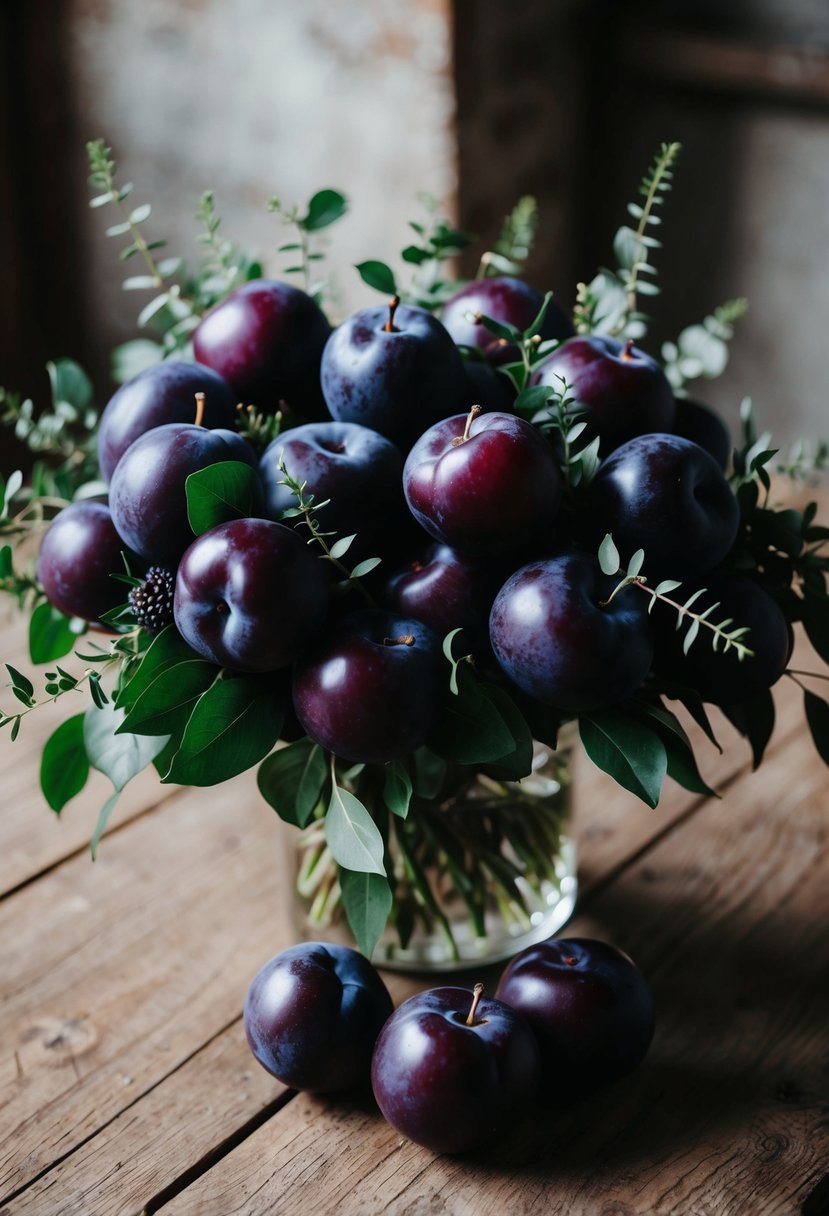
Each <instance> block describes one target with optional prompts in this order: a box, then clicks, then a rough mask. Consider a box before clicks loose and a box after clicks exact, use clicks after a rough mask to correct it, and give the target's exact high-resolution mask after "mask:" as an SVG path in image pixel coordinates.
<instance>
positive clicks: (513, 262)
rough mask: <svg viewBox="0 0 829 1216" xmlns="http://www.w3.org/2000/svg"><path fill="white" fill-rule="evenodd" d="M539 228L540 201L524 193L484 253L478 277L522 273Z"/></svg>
mask: <svg viewBox="0 0 829 1216" xmlns="http://www.w3.org/2000/svg"><path fill="white" fill-rule="evenodd" d="M537 230H538V203H537V201H536V200H535V199H534V198H533V196H532V195H531V194H526V195H524V197H523V198H520V199H519V200H518V202H517V203H516V204H515V206H514V207H513V209H512V211H511V212H510V213H509V215H508V216H507V217H506V219H505V220H504V223H503V227H502V228H501V232H500V234H499V236H498V239H497V241H496V242H495V244H494V245H493V247H492V249H488V250H487V251H486V252H485V253H483V254H482V255H481V260H480V263H479V265H478V273H477V275H476V276H475V277H476V278H478V279H483V278H486V277H487V276H488V275H490V274H520V273H521V271H522V270H523V269H524V264H525V262H526V261H527V259H528V258H529V256H530V253H531V252H532V247H533V243H534V241H535V234H536V232H537Z"/></svg>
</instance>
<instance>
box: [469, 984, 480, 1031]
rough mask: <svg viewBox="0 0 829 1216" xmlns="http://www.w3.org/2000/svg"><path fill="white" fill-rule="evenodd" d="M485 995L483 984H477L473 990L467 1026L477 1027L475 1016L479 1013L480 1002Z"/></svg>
mask: <svg viewBox="0 0 829 1216" xmlns="http://www.w3.org/2000/svg"><path fill="white" fill-rule="evenodd" d="M483 995H484V986H483V984H476V985H475V987H474V988H473V989H472V1006H471V1008H470V1010H469V1013H468V1014H467V1016H466V1024H467V1026H474V1025H475V1014H476V1013H477V1012H478V1003H479V1002H480V999H481V997H482V996H483Z"/></svg>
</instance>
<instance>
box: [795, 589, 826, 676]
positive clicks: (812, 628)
mask: <svg viewBox="0 0 829 1216" xmlns="http://www.w3.org/2000/svg"><path fill="white" fill-rule="evenodd" d="M801 615H802V618H803V627H804V628H805V630H806V636H807V637H808V639H809V641H810V642H811V643H812V645H813V646H814V648H815V650H816V651H817V652H818V654H819V655H820V657H821V658H822V659H823V661H824V663H829V600H827V598H826V596H825V595H814V594H812V593H811V592H808V591H807V592H806V594H805V595H804V597H803V605H802V608H801Z"/></svg>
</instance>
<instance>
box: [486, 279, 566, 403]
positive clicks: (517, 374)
mask: <svg viewBox="0 0 829 1216" xmlns="http://www.w3.org/2000/svg"><path fill="white" fill-rule="evenodd" d="M552 299H553V293H552V292H551V291H548V292H547V294H546V295H545V296H544V299H543V301H542V304H541V308H540V309H539V310H538V314H537V315H536V316H535V317H534V318H533V320H532V322H531V324H530V325H528V326H527V328H526V329H524V330H521V329H519V328H518V327H517V326H516V325H510V324H509V323H508V322H506V321H496V320H495V318H494V317H488V316H486V315H485V314H484V313H475V314H474V316H473V319H474V320H475V321H476V322H477V323H478V324H480V325H483V326H484V327H485V328H486V329H488V330H489V332H490V333H491V334H493V335H494V337H496V338H498V339H499V342H500V344H501V345H502V346H504V347H507V348H510V349H512V350H514V351H515V353H516V355H517V356H518V357H517V359H514V360H513V361H512V362H510V363H503V364H500V365H499V367H498V371H499V372H501V373H502V374H503V375H505V376H506V377H507V379H508V380H510V382H511V383H512V385H513V387H514V388H515V391H516V393H517V394H518V395H517V397H516V399H515V410H516V412H517V413H520V414H525V415H532V414H535V413H536V412H537V411H538V410H543V409H544V408H545V407H546V405H547V402H548V401H549V399H550V397H551V396H552V395H553V390H552V389H551V388H550V387H549V386H548V385H544V384H535V385H533V384H531V380H532V375H533V372H534V370H535V368H536V367H537V366H538V364H539V363H541V362H543V361H544V359H546V358H547V356H548V355H550V354H552V352H553V351H554V350H556V348H557V347H559V346H560V345H561V343H560V342H559V341H558V340H557V339H556V338H547V339H546V340H545V339H542V337H541V329H542V326H543V325H544V318H545V317H546V315H547V310H548V309H549V307H550V303H551V301H552Z"/></svg>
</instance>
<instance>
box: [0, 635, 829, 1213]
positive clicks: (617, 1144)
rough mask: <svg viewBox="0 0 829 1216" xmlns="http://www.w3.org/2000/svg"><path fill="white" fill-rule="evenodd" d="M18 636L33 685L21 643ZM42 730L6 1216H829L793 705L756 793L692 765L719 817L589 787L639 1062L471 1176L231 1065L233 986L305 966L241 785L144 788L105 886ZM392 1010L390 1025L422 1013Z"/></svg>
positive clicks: (0, 1111)
mask: <svg viewBox="0 0 829 1216" xmlns="http://www.w3.org/2000/svg"><path fill="white" fill-rule="evenodd" d="M5 632H6V637H5V641H6V645H5V646H4V651H5V654H6V655H7V656H8V655H10V654H11V653H14V652H15V650H16V652H17V653H19V654H20V655H23V654H24V650H25V645H24V633H23V629H22V626H21V625H20V624H17V625H14V626H12V627H10V628H7V629H6V631H5ZM807 661H808V660H807ZM20 663H21V666H24V667H26V666H28V664H26V662H25V659H22V658H21V660H20ZM800 665H801V666H802V665H803V661H802V660H801V663H800ZM57 720H59V719H58V715H57V714H56V713H55V712H53V707H48V708H46V709H44V710H43V711H39V712H38V713H37V714H35V715H33V716H32V717H31V718H29V719H27V721H26V722H25V723H24V726H25V727H26V729H25V730H24V731H23V732H22V733H21V738H20V739H19V740H18V742H17V743H16V744H15V745H14V747H12V745H11V743H10V742H9V740H8V738H7V737H4V739H3V741H2V744H0V746H2V748H3V753H2V754H3V757H4V769H3V772H4V777H3V809H2V815H0V891H2V893H3V899H2V904H0V921H1V922H2V924H1V925H0V941H2V969H0V975H1V976H2V1006H0V1093H1V1095H2V1097H1V1099H0V1175H1V1176H0V1196H2V1198H0V1216H23V1214H24V1213H26V1214H32V1216H34V1214H37V1216H48V1214H58V1213H60V1214H61V1216H64V1214H67V1213H83V1214H84V1216H95V1214H100V1216H113V1214H118V1213H136V1212H147V1213H151V1212H163V1213H164V1216H183V1214H185V1213H186V1214H188V1216H190V1214H192V1216H196V1214H198V1216H211V1214H215V1216H229V1214H230V1213H244V1214H245V1216H252V1214H254V1213H280V1214H283V1213H285V1214H288V1213H297V1214H299V1213H302V1214H303V1216H308V1214H309V1213H310V1214H312V1216H316V1214H317V1213H327V1212H338V1213H343V1214H344V1216H348V1214H352V1213H354V1214H356V1213H360V1214H369V1213H380V1212H385V1211H389V1212H392V1213H412V1214H415V1213H416V1214H418V1216H420V1214H423V1216H425V1214H427V1213H428V1214H433V1213H434V1214H437V1213H449V1214H452V1216H454V1214H456V1213H458V1214H466V1213H469V1214H473V1213H474V1216H482V1214H488V1213H491V1214H493V1216H496V1214H497V1216H500V1214H502V1213H505V1212H507V1213H531V1212H532V1213H566V1214H567V1216H576V1214H582V1213H584V1214H590V1216H593V1214H597V1213H600V1214H602V1216H628V1214H632V1213H693V1214H694V1216H708V1214H710V1216H761V1214H764V1213H767V1214H773V1216H782V1214H784V1213H802V1216H820V1214H825V1213H829V971H828V970H827V968H829V781H828V780H827V772H826V769H825V768H824V767H823V766H822V765H821V764H820V762H819V761H818V759H817V758H816V756H815V754H814V751H813V748H812V745H811V743H810V741H809V739H808V736H807V732H806V728H805V726H804V723H803V718H802V708H801V704H800V697H799V692H798V689H797V688H796V687H795V685H794V684H793V683H792V682H791V681H787V680H784V681H782V682H781V686H779V697H778V724H777V729H776V732H775V735H774V738H773V741H772V745H771V748H770V753H769V757H768V762H767V763H765V764H764V766H763V768H762V770H761V771H760V772H759V773H756V774H751V773H749V772H748V771H747V767H746V765H747V752H746V748H745V746H744V745H742V744H740V743H738V742H737V741H736V737H735V736H734V735H733V734H732V733H731V732H730V731H728V730H727V729H726V728H724V729H723V732H722V733H723V741H726V740H727V743H728V745H729V746H727V748H726V753H725V754H724V755H722V756H720V755H718V754H717V752H716V751H715V750H714V749H713V748H712V747H711V746H710V745H709V744H704V745H703V749H704V750H703V751H702V753H701V754H702V757H703V769H704V772H705V773H706V775H707V777H708V779H709V781H711V782H713V783H714V784H715V785H716V786H717V787H718V789H719V790H721V792H722V794H723V798H722V800H721V801H719V800H716V799H703V798H699V797H697V796H694V795H690V794H687V793H685V792H683V791H681V790H679V789H678V788H676V787H674V788H671V789H670V790H666V794H665V796H664V798H663V802H662V804H661V805H660V807H659V808H658V810H656V811H651V810H648V809H647V808H645V807H644V806H643V805H642V804H640V803H638V802H636V801H635V800H634V799H632V798H629V797H628V796H626V795H625V794H623V793H621V792H619V791H618V790H617V788H616V787H615V786H613V785H612V784H611V783H610V782H609V781H608V780H606V779H605V778H604V777H603V776H602V775H601V774H599V773H598V772H597V771H595V770H591V768H590V765H589V763H588V762H587V761H584V762H583V763H582V764H581V768H580V771H579V773H578V794H577V802H578V837H579V841H580V849H581V853H580V878H581V899H580V905H579V912H578V915H577V917H576V919H575V920H574V921H573V922H572V925H571V926H570V931H571V932H572V933H573V934H576V933H578V934H583V935H594V936H601V937H605V938H608V939H610V940H613V941H615V942H616V943H617V944H619V945H620V946H622V947H623V948H624V949H626V950H627V951H629V953H630V954H632V955H633V957H634V958H635V959H636V960H637V961H638V962H639V963H640V965H641V966H642V968H643V969H644V971H645V972H646V974H647V975H648V977H649V978H650V980H651V982H652V986H653V989H654V993H655V997H656V1002H657V1010H658V1022H657V1032H656V1037H655V1040H654V1043H653V1047H652V1049H651V1052H650V1055H649V1057H648V1059H647V1060H646V1062H645V1064H644V1065H643V1066H642V1067H641V1069H640V1070H639V1071H638V1072H637V1073H636V1074H634V1075H633V1076H632V1077H630V1078H628V1079H627V1080H625V1081H622V1082H620V1083H618V1084H617V1085H616V1086H614V1087H613V1088H611V1089H609V1090H608V1091H606V1092H605V1093H603V1094H601V1095H599V1096H597V1097H595V1098H594V1099H592V1100H590V1101H585V1102H584V1103H583V1104H581V1105H579V1106H577V1107H576V1108H575V1109H573V1110H571V1111H569V1112H566V1113H561V1112H559V1113H552V1114H542V1113H539V1112H537V1111H533V1112H530V1115H529V1118H528V1119H527V1121H526V1122H524V1123H523V1124H521V1125H520V1126H516V1127H515V1129H514V1130H512V1131H511V1132H510V1134H509V1135H507V1136H506V1137H505V1138H504V1139H503V1141H502V1142H500V1143H497V1144H495V1145H494V1146H491V1147H490V1148H488V1149H487V1150H486V1151H482V1152H480V1153H478V1154H475V1155H473V1156H470V1157H467V1158H462V1159H452V1158H446V1157H437V1156H433V1155H432V1154H431V1153H429V1152H427V1151H426V1150H424V1149H421V1148H419V1147H417V1146H416V1145H414V1144H410V1143H408V1142H404V1141H402V1140H401V1138H400V1137H399V1136H398V1135H397V1134H396V1133H395V1132H394V1131H393V1130H392V1129H391V1128H390V1127H388V1126H387V1125H386V1124H385V1123H384V1121H383V1119H382V1118H381V1116H380V1115H379V1114H378V1113H377V1111H376V1109H374V1108H373V1107H372V1105H371V1103H370V1101H369V1100H368V1099H367V1098H344V1099H341V1098H337V1099H330V1100H328V1099H325V1100H323V1099H317V1098H312V1097H308V1096H305V1095H296V1094H293V1093H291V1092H289V1091H286V1090H285V1089H284V1088H283V1087H282V1086H280V1085H279V1084H278V1083H277V1082H276V1081H275V1080H273V1078H271V1077H269V1076H268V1075H267V1074H266V1073H265V1072H264V1071H263V1070H262V1069H261V1068H259V1067H258V1065H257V1064H256V1063H255V1062H254V1061H253V1059H252V1057H251V1056H250V1054H249V1053H248V1050H247V1047H246V1045H245V1041H244V1035H243V1032H242V1025H241V1016H240V1015H241V1008H242V1002H243V999H244V994H245V991H246V988H247V984H248V982H249V980H250V978H251V977H252V975H253V974H254V972H255V971H256V970H257V969H258V967H259V966H260V965H261V964H262V963H263V962H264V961H265V960H266V959H268V958H269V957H270V956H271V955H273V954H275V953H276V952H277V951H279V950H281V949H283V948H284V947H285V946H287V945H289V944H291V943H292V942H293V941H295V940H296V939H297V937H298V936H299V932H298V929H297V927H296V926H295V924H294V921H293V914H292V899H291V869H292V867H291V861H290V857H291V849H290V847H289V844H288V841H289V834H290V833H289V829H283V828H282V827H281V825H280V824H279V823H278V822H277V821H276V819H275V817H274V815H273V813H272V812H271V811H270V810H269V809H268V808H267V806H266V805H265V804H264V803H263V802H262V801H261V800H260V799H258V798H257V796H256V791H255V785H254V782H253V780H252V779H251V778H250V775H246V776H245V777H244V778H242V779H238V780H236V781H234V782H233V783H232V784H231V785H229V786H226V787H221V788H218V789H213V790H185V789H170V788H166V787H161V786H159V785H158V784H157V783H156V782H155V781H154V779H153V778H152V777H151V776H149V775H147V777H146V779H144V778H143V777H142V779H140V780H138V781H137V782H135V783H134V787H133V788H132V789H131V790H129V792H128V794H127V796H125V797H124V799H123V801H122V805H121V806H120V808H119V810H118V812H117V815H116V817H115V819H114V822H113V828H112V830H111V831H110V833H109V835H108V836H106V837H105V838H104V840H103V842H102V845H101V848H100V850H99V855H98V860H97V861H96V862H95V863H94V864H93V863H92V862H91V861H90V857H89V850H88V840H89V837H90V835H91V833H92V829H93V826H94V821H95V817H96V814H97V809H98V806H99V805H100V804H101V802H103V800H104V798H105V797H106V793H107V791H106V786H105V783H104V782H103V781H102V782H101V783H100V785H93V786H90V787H89V789H88V791H87V792H86V793H85V794H83V795H81V796H80V797H79V798H78V799H76V800H75V803H74V804H70V805H69V807H68V808H67V809H66V811H65V812H64V814H63V817H62V819H61V820H60V821H58V822H56V821H55V820H54V817H53V816H52V815H51V813H50V812H49V811H48V810H47V808H46V806H45V804H44V803H43V802H42V800H41V798H40V795H39V793H38V791H37V788H36V773H37V763H38V755H39V749H40V745H41V743H42V740H43V738H44V737H45V736H46V734H47V733H48V732H49V731H50V730H51V729H53V727H54V724H55V722H56V721H57ZM469 978H470V977H467V981H468V980H469ZM485 978H487V979H489V980H490V982H492V977H491V976H488V977H485ZM389 982H390V987H391V988H392V991H393V995H394V997H395V1000H396V1001H399V1000H400V999H402V998H403V997H404V996H405V995H407V994H409V993H411V992H412V991H414V990H415V988H416V987H417V983H416V982H415V981H412V980H410V979H407V978H405V977H400V976H392V977H390V980H389Z"/></svg>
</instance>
